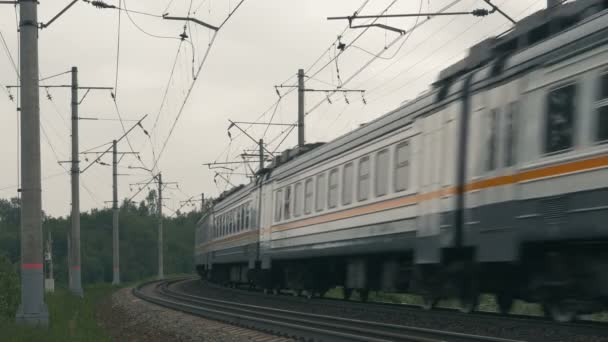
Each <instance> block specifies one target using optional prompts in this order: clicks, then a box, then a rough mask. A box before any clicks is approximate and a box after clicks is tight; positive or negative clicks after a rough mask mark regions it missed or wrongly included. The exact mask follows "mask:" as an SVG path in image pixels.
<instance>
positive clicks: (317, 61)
mask: <svg viewBox="0 0 608 342" xmlns="http://www.w3.org/2000/svg"><path fill="white" fill-rule="evenodd" d="M369 1H370V0H365V1H363V3H362V4H361V5H360V6H359V7H358V8H357V10H356V11H355V14H356V13H359V12H361V11H362V10H363V9H364V8H365V7H366V6H367V4H368V3H369ZM395 3H396V1H393V2H391V3H390V4H389V5H388V6H387V7H386V8H385V10H384V11H382V12H381V13H385V12H386V11H387V10H388V9H390V7H392V6H393V5H394V4H395ZM375 20H377V19H375ZM375 20H370V22H372V23H373V22H375ZM348 29H349V25H346V26H345V28H344V29H343V30H342V32H341V33H340V34H339V35H338V37H337V38H336V39H334V40H333V41H332V43H331V44H330V46H329V47H328V48H327V49H325V50H324V51H323V52H322V53H321V55H320V56H319V57H318V58H317V59H316V60H315V61H314V62H313V63H312V64H311V65H310V66H309V67H308V68H306V69H305V74H306V75H307V76H308V77H311V78H314V77H315V76H316V75H318V74H319V73H320V72H321V71H323V70H324V69H325V68H327V67H328V66H331V65H332V64H333V63H335V61H336V60H337V58H338V57H339V54H342V53H344V51H346V50H347V49H348V48H350V46H351V45H352V44H354V43H355V42H356V41H357V40H359V39H360V38H361V37H362V36H363V35H364V34H365V32H367V30H368V29H369V28H366V29H363V30H362V31H361V32H359V33H358V34H357V36H356V37H355V38H354V39H353V40H352V41H351V42H350V44H348V45H346V46H345V47H344V49H343V50H341V51H340V53H339V54H336V55H335V56H333V57H332V56H331V55H330V58H329V61H328V62H327V63H325V64H324V65H323V66H321V67H320V68H319V69H317V70H316V71H315V72H314V73H312V74H311V70H312V69H313V68H314V67H315V66H316V65H317V64H318V63H319V62H321V61H322V60H323V58H324V57H325V56H326V55H327V54H328V53H329V52H331V51H332V49H334V48H335V46H336V44H337V43H338V42H339V41H340V38H341V37H342V36H343V35H344V34H345V33H346V32H347V31H348ZM295 76H296V75H295V74H292V75H291V76H290V77H289V78H288V79H287V80H286V81H285V82H283V83H281V85H283V84H284V83H287V82H289V81H290V80H291V79H293V78H294V77H295ZM295 90H296V88H295V87H292V88H289V89H288V90H287V91H286V92H285V93H283V94H282V97H285V96H286V95H289V94H291V93H292V92H294V91H295ZM280 101H281V98H279V99H278V100H276V101H275V102H274V103H273V104H272V105H270V106H269V107H268V108H267V109H266V110H265V111H264V112H262V114H261V115H259V116H258V117H257V118H256V119H255V120H254V122H257V121H259V120H260V119H262V118H263V117H265V116H266V114H268V113H269V112H270V111H271V110H273V108H275V107H276V106H277V104H278V103H279V102H280ZM251 127H253V125H249V126H248V127H246V128H245V130H246V131H247V130H248V129H250V128H251ZM240 135H241V134H237V136H235V137H234V138H233V139H236V138H237V137H238V136H240ZM227 150H228V148H226V149H225V150H224V152H222V153H220V155H218V158H216V161H217V160H218V159H219V158H220V157H221V156H222V155H223V154H224V153H226V151H227Z"/></svg>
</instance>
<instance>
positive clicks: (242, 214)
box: [239, 204, 245, 231]
mask: <svg viewBox="0 0 608 342" xmlns="http://www.w3.org/2000/svg"><path fill="white" fill-rule="evenodd" d="M240 228H241V229H239V231H242V230H243V229H245V205H244V204H243V205H241V226H240Z"/></svg>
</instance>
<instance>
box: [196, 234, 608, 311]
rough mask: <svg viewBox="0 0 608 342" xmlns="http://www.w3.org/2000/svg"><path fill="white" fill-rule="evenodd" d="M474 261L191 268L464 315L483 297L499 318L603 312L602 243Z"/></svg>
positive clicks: (253, 283) (452, 255)
mask: <svg viewBox="0 0 608 342" xmlns="http://www.w3.org/2000/svg"><path fill="white" fill-rule="evenodd" d="M473 260H474V252H473V251H472V250H469V251H458V252H456V251H445V253H444V258H443V262H442V263H440V264H426V265H420V264H418V265H415V264H414V263H413V258H412V254H411V253H403V254H370V255H354V256H333V257H323V258H311V259H288V260H274V261H273V262H272V264H271V267H269V268H264V269H262V267H261V264H260V263H259V262H258V263H255V266H254V267H252V268H250V267H249V266H250V265H249V264H247V263H232V264H214V265H213V267H212V269H205V268H204V266H198V267H197V271H198V273H199V274H200V275H201V277H202V278H203V279H205V280H209V281H211V282H214V283H218V284H222V285H225V286H237V285H240V286H249V287H251V288H258V289H261V290H264V291H265V292H269V293H278V292H279V291H282V290H290V291H292V293H294V294H296V295H302V296H306V297H309V298H310V297H313V296H320V297H323V296H324V294H325V293H326V292H327V291H328V290H330V289H332V288H335V287H342V288H343V296H344V299H346V300H348V299H353V298H354V297H355V294H356V295H357V297H358V298H359V299H360V300H362V301H367V300H368V298H369V295H370V292H371V291H382V292H385V293H410V294H416V295H419V296H420V297H421V298H422V304H421V307H423V308H425V309H431V308H433V307H434V306H435V305H436V304H437V303H438V302H439V300H442V299H456V300H457V301H458V303H459V305H458V306H459V309H460V311H462V312H465V313H468V312H472V311H474V310H475V309H476V308H477V305H478V304H479V303H478V299H479V295H480V294H482V293H485V294H493V295H494V296H495V298H496V303H497V306H498V310H499V311H500V312H501V313H503V314H507V313H509V312H510V311H511V308H512V306H513V303H514V301H515V300H516V299H520V300H524V301H526V302H536V303H540V304H542V307H543V309H544V312H545V315H546V316H549V317H551V318H552V319H554V320H557V321H571V320H575V319H576V318H577V317H578V316H580V315H584V314H589V313H593V312H598V311H601V310H603V309H605V308H606V307H608V250H607V249H606V248H605V244H603V243H597V242H591V241H579V242H569V243H566V244H564V243H560V244H546V243H545V244H530V245H525V246H523V248H522V249H521V258H520V261H519V262H494V263H476V262H474V261H473Z"/></svg>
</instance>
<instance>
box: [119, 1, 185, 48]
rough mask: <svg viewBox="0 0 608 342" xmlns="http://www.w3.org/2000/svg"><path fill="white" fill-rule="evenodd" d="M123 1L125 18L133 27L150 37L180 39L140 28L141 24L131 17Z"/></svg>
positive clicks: (125, 2)
mask: <svg viewBox="0 0 608 342" xmlns="http://www.w3.org/2000/svg"><path fill="white" fill-rule="evenodd" d="M122 1H123V3H124V9H125V13H126V14H127V18H128V19H129V21H130V22H131V24H133V26H135V28H137V29H138V30H139V31H140V32H142V33H143V34H145V35H147V36H150V37H152V38H159V39H177V40H180V39H181V38H178V37H171V36H161V35H157V34H153V33H150V32H148V31H146V30H144V29H143V28H141V26H139V25H138V24H137V23H136V22H135V20H133V18H132V17H131V13H130V11H129V10H128V9H127V0H122Z"/></svg>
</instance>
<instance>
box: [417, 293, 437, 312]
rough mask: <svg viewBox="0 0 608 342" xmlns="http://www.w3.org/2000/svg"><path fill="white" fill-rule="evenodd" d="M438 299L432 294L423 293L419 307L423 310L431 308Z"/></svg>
mask: <svg viewBox="0 0 608 342" xmlns="http://www.w3.org/2000/svg"><path fill="white" fill-rule="evenodd" d="M438 301H439V300H438V299H437V297H435V296H433V295H423V296H422V304H421V305H420V307H421V308H422V309H423V310H431V309H432V308H434V307H435V305H437V302H438Z"/></svg>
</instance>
